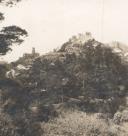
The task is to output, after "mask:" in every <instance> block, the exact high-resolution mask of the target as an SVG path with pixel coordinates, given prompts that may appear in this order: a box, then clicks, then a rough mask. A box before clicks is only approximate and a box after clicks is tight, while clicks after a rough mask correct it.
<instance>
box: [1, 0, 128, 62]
mask: <svg viewBox="0 0 128 136" xmlns="http://www.w3.org/2000/svg"><path fill="white" fill-rule="evenodd" d="M102 2H103V0H23V2H21V3H19V4H18V5H17V6H15V7H13V8H3V7H0V11H3V12H4V13H5V17H6V20H5V21H4V22H3V23H1V24H0V27H2V26H6V25H18V26H20V27H22V28H24V29H26V30H27V31H28V33H29V37H28V38H27V39H26V41H25V42H24V43H23V44H22V45H20V46H17V47H14V48H13V51H12V52H11V53H8V55H7V56H6V57H5V59H6V60H9V61H10V60H15V59H17V58H18V57H19V56H22V54H23V52H31V48H32V47H35V48H36V50H37V51H38V52H40V53H41V54H43V53H45V52H48V51H50V50H52V49H53V48H56V47H58V46H61V45H62V44H63V43H64V42H66V41H67V40H68V39H69V38H70V37H71V36H72V35H76V34H77V33H83V32H86V31H89V32H91V33H92V35H93V36H94V37H95V39H97V40H99V41H104V42H110V41H113V40H117V41H121V42H124V43H126V44H128V0H104V17H103V18H102V16H103V6H102Z"/></svg>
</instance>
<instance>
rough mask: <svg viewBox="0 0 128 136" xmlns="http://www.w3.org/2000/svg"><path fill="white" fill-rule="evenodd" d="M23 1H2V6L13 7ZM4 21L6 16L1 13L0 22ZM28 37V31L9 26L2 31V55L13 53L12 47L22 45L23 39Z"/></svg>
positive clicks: (0, 53)
mask: <svg viewBox="0 0 128 136" xmlns="http://www.w3.org/2000/svg"><path fill="white" fill-rule="evenodd" d="M19 1H21V0H0V4H3V5H5V6H12V5H14V4H16V3H17V2H19ZM3 20H4V14H3V13H1V12H0V21H3ZM26 36H28V34H27V31H26V30H24V29H22V28H20V27H18V26H15V25H13V26H7V27H4V28H2V30H1V31H0V55H6V53H7V52H8V51H11V50H12V48H11V46H12V45H14V44H16V45H19V44H21V43H22V42H23V41H24V40H23V38H24V37H26Z"/></svg>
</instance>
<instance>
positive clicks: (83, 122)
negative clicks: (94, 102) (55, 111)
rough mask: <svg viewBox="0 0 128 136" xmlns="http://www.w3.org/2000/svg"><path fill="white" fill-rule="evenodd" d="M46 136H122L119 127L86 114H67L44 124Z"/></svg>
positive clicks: (76, 112)
mask: <svg viewBox="0 0 128 136" xmlns="http://www.w3.org/2000/svg"><path fill="white" fill-rule="evenodd" d="M41 126H42V129H43V131H44V135H45V136H121V135H122V133H124V132H122V131H121V130H119V129H118V127H117V125H115V124H113V123H112V122H111V121H107V120H105V119H97V118H96V117H95V116H94V115H87V114H86V113H84V112H78V111H75V112H70V113H69V112H67V113H65V115H64V116H61V117H59V118H56V119H54V120H51V121H49V122H48V123H42V125H41Z"/></svg>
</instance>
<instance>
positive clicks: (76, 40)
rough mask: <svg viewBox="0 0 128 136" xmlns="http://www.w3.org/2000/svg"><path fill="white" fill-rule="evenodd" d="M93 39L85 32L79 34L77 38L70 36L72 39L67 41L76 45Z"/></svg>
mask: <svg viewBox="0 0 128 136" xmlns="http://www.w3.org/2000/svg"><path fill="white" fill-rule="evenodd" d="M91 39H93V37H92V34H91V33H90V32H86V33H84V34H82V33H79V34H78V35H77V36H72V38H70V39H69V41H70V42H71V43H76V44H77V43H78V44H84V43H85V42H87V41H88V40H91Z"/></svg>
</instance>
